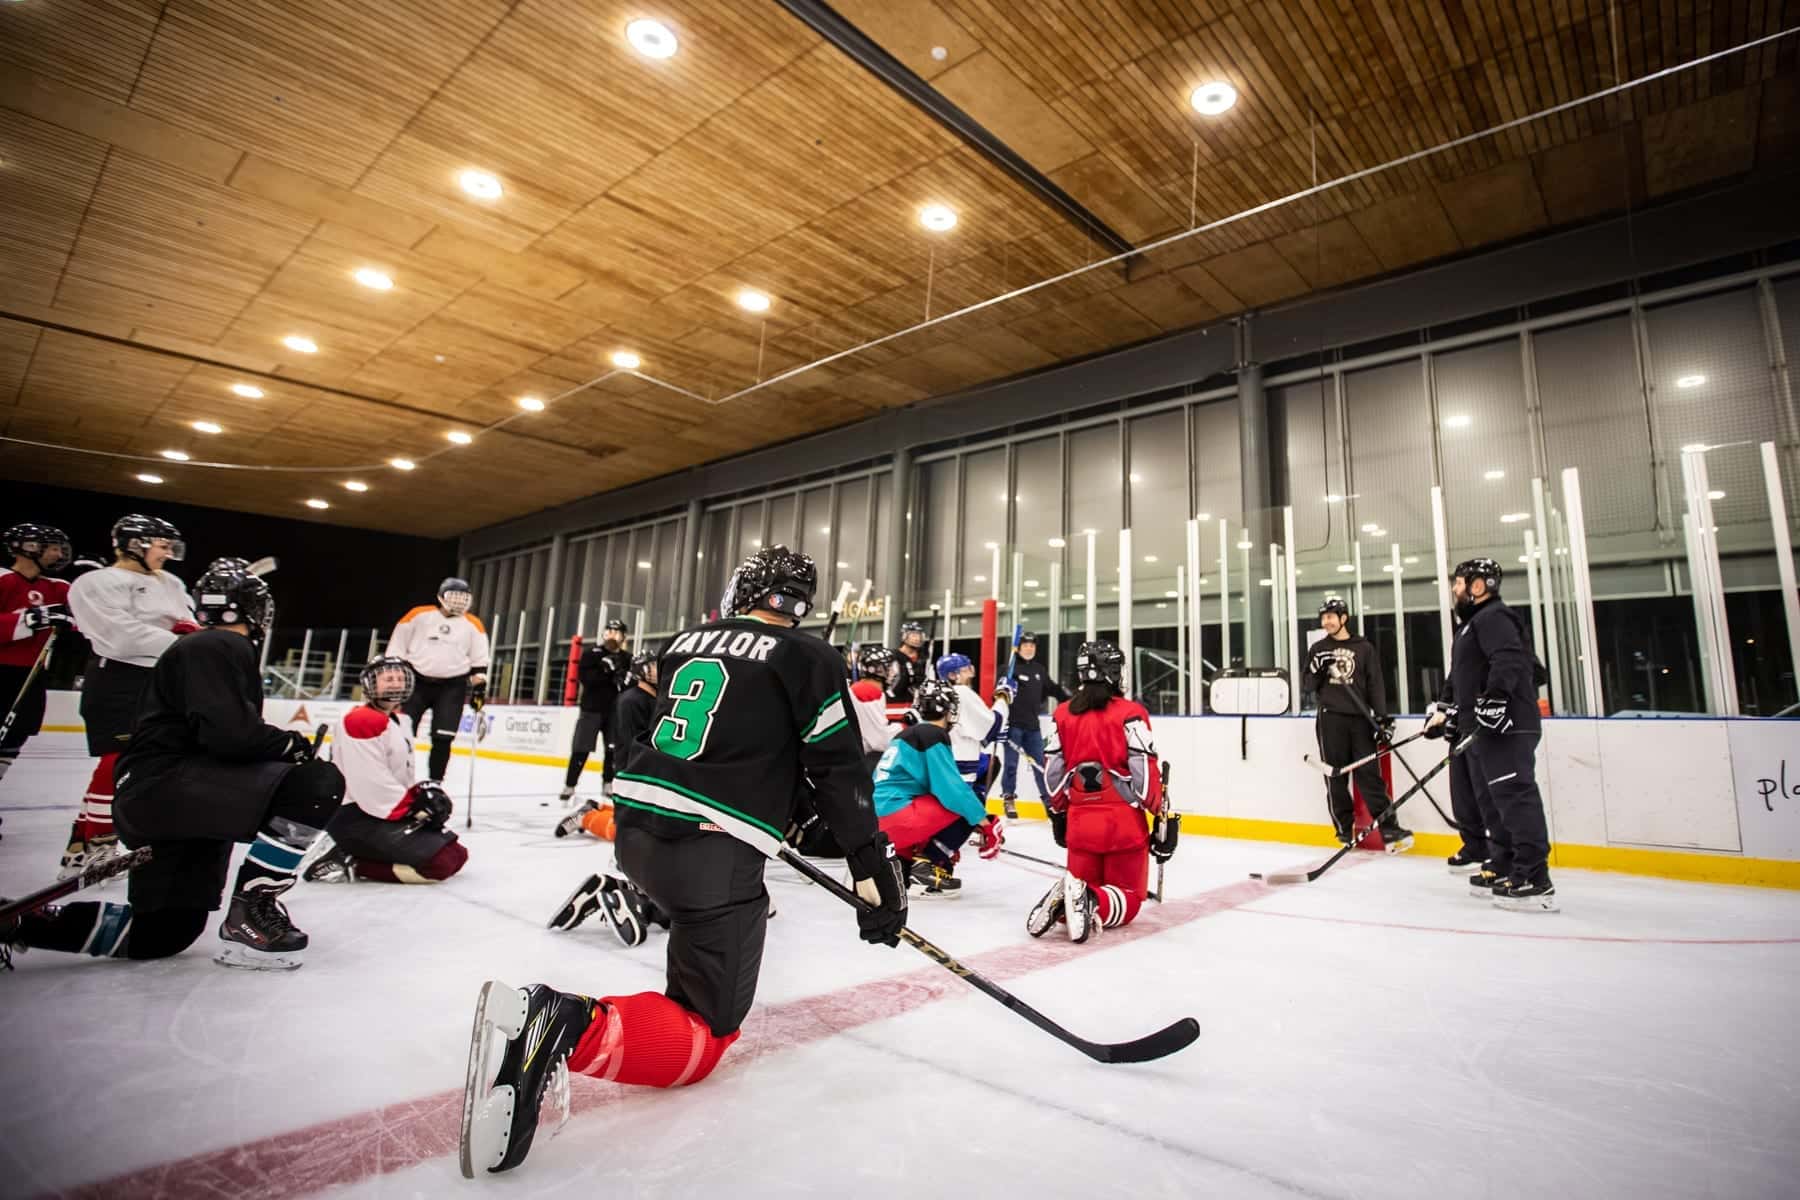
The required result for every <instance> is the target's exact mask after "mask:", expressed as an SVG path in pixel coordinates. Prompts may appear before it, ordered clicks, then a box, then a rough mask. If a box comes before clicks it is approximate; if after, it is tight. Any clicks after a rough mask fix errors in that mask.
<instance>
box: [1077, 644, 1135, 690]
mask: <svg viewBox="0 0 1800 1200" xmlns="http://www.w3.org/2000/svg"><path fill="white" fill-rule="evenodd" d="M1075 678H1077V679H1079V680H1080V681H1081V682H1082V683H1104V684H1106V685H1107V686H1108V687H1110V688H1111V689H1112V690H1113V693H1114V694H1115V695H1119V696H1123V695H1124V694H1125V655H1124V654H1122V653H1120V651H1119V648H1118V647H1117V646H1115V645H1113V644H1112V643H1111V642H1109V641H1106V640H1104V639H1102V640H1100V641H1094V642H1083V643H1081V649H1079V650H1077V651H1076V652H1075Z"/></svg>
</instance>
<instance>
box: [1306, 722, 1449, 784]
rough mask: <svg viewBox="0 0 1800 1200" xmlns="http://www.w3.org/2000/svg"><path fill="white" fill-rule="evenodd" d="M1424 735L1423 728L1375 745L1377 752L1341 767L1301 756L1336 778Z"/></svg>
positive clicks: (1328, 776)
mask: <svg viewBox="0 0 1800 1200" xmlns="http://www.w3.org/2000/svg"><path fill="white" fill-rule="evenodd" d="M1424 736H1425V731H1424V730H1423V729H1421V730H1420V731H1419V732H1417V733H1413V734H1408V735H1407V736H1406V737H1403V738H1401V739H1400V740H1399V741H1397V742H1389V743H1388V744H1387V745H1385V746H1377V747H1375V752H1374V753H1373V754H1365V755H1363V756H1362V757H1361V758H1359V759H1357V760H1356V761H1355V762H1349V763H1345V764H1344V765H1343V766H1341V767H1334V766H1332V765H1331V764H1330V763H1328V762H1321V761H1319V760H1318V759H1316V758H1314V757H1313V756H1312V755H1310V754H1303V755H1301V756H1300V758H1301V761H1302V762H1304V763H1305V764H1306V765H1307V766H1309V767H1311V768H1312V769H1313V770H1315V771H1317V772H1318V773H1319V774H1321V775H1323V776H1324V777H1325V778H1327V779H1334V778H1336V777H1337V776H1340V775H1348V774H1350V772H1352V771H1354V770H1356V769H1357V768H1358V767H1366V766H1368V765H1369V764H1370V763H1372V762H1374V761H1376V760H1377V759H1379V758H1381V757H1383V756H1384V755H1387V754H1391V753H1393V752H1394V751H1395V750H1398V749H1399V748H1400V747H1401V746H1404V745H1406V743H1408V742H1416V741H1418V740H1419V739H1420V738H1422V737H1424Z"/></svg>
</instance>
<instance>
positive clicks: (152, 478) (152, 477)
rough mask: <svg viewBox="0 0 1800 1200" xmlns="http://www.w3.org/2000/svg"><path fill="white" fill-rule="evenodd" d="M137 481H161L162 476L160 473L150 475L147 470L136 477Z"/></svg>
mask: <svg viewBox="0 0 1800 1200" xmlns="http://www.w3.org/2000/svg"><path fill="white" fill-rule="evenodd" d="M137 481H138V482H139V483H161V482H162V476H161V475H152V474H150V473H149V472H148V471H146V472H145V473H144V474H142V475H139V476H138V477H137Z"/></svg>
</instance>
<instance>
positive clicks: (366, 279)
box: [351, 267, 394, 292]
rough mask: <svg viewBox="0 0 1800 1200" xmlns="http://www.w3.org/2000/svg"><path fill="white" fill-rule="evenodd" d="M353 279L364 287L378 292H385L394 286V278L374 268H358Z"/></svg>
mask: <svg viewBox="0 0 1800 1200" xmlns="http://www.w3.org/2000/svg"><path fill="white" fill-rule="evenodd" d="M351 278H353V279H355V280H356V282H358V283H360V284H362V285H363V286H364V287H366V288H373V289H375V290H376V291H378V292H385V291H387V290H388V289H389V288H391V287H393V286H394V281H393V279H392V278H390V277H389V276H387V275H386V274H383V273H382V272H380V271H377V270H376V269H375V268H374V267H358V268H357V269H356V272H355V274H354V275H352V276H351Z"/></svg>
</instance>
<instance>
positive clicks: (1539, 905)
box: [1494, 896, 1560, 913]
mask: <svg viewBox="0 0 1800 1200" xmlns="http://www.w3.org/2000/svg"><path fill="white" fill-rule="evenodd" d="M1494 907H1495V908H1504V909H1505V910H1506V911H1507V912H1522V913H1553V912H1558V911H1560V910H1559V909H1558V908H1557V907H1556V897H1555V896H1527V897H1525V898H1524V899H1521V900H1515V899H1513V898H1512V897H1510V896H1495V897H1494Z"/></svg>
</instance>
